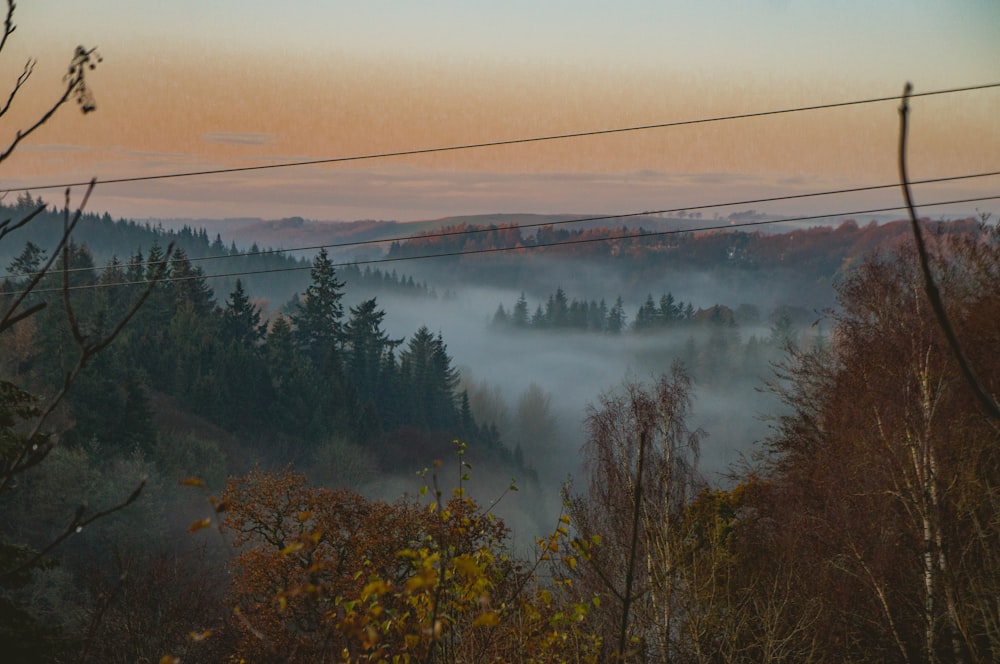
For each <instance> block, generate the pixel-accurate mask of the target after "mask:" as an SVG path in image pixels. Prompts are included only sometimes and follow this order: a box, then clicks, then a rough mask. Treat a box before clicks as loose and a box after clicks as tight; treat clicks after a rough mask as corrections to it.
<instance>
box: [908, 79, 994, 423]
mask: <svg viewBox="0 0 1000 664" xmlns="http://www.w3.org/2000/svg"><path fill="white" fill-rule="evenodd" d="M912 91H913V85H912V84H910V83H907V84H906V86H905V87H904V88H903V102H902V104H900V107H899V178H900V186H902V188H903V198H904V199H905V200H906V208H907V210H909V213H910V224H911V227H912V228H913V240H914V242H915V243H916V245H917V256H918V258H919V260H920V269H921V270H922V271H923V274H924V289H925V290H926V291H927V298H928V299H929V300H930V303H931V308H932V309H933V310H934V315H935V316H936V317H937V320H938V324H939V325H940V326H941V331H942V332H944V336H945V338H947V340H948V344H949V345H950V346H951V351H952V354H953V355H954V356H955V359H956V360H957V361H958V366H959V367H960V368H961V370H962V375H963V376H965V381H966V382H967V383H968V384H969V387H970V388H972V391H973V392H974V393H975V395H976V398H977V399H979V402H980V403H981V404H982V406H983V408H984V409H985V410H986V412H987V413H988V414H989V415H990V416H991V417H992V418H993V419H995V420H997V421H1000V406H997V402H996V401H995V400H994V399H993V397H991V396H990V395H988V394H987V393H986V390H984V389H983V387H982V384H981V383H980V382H979V379H978V378H977V377H976V374H975V372H974V371H973V370H972V366H971V365H970V364H969V361H968V359H967V358H966V357H965V353H964V352H963V351H962V346H961V344H959V341H958V337H957V336H956V335H955V330H954V329H953V328H952V326H951V321H950V320H949V319H948V314H947V312H946V311H945V308H944V302H943V301H942V300H941V294H940V293H939V292H938V289H937V285H936V284H935V283H934V277H933V275H931V268H930V261H929V260H928V258H927V248H926V247H925V246H924V238H923V235H922V234H921V231H920V224H919V222H918V221H917V211H916V208H915V207H914V205H913V198H912V196H911V195H910V180H909V177H908V176H907V172H906V134H907V116H908V115H909V110H910V106H909V99H910V93H911V92H912Z"/></svg>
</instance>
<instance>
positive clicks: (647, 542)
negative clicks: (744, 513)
mask: <svg viewBox="0 0 1000 664" xmlns="http://www.w3.org/2000/svg"><path fill="white" fill-rule="evenodd" d="M689 392H690V379H689V378H688V376H687V374H686V373H685V371H684V370H683V369H682V368H681V367H680V366H679V365H675V366H674V368H673V371H672V372H671V374H669V375H662V376H660V377H659V378H658V379H657V380H656V382H655V383H654V384H653V385H651V386H647V385H643V384H641V383H638V382H626V383H625V384H624V385H623V386H622V388H621V390H619V391H618V392H614V393H610V394H604V395H602V396H601V397H600V405H599V407H591V408H590V410H589V413H588V416H587V429H588V432H589V440H588V442H587V444H586V445H585V446H584V455H585V462H584V471H585V473H586V475H587V482H588V484H587V493H586V494H584V495H578V496H573V497H572V498H571V503H570V510H569V511H570V514H571V516H572V517H573V521H574V523H576V524H577V528H578V530H579V532H580V535H581V539H582V540H584V541H586V540H588V539H590V538H592V537H593V536H594V535H599V536H600V537H601V538H602V540H601V544H600V546H598V547H594V548H592V549H591V555H590V556H589V558H588V561H587V564H586V565H581V566H580V568H579V569H580V574H581V582H582V584H583V585H584V586H586V587H587V588H588V590H590V591H593V592H598V593H601V594H604V595H610V596H612V598H613V599H614V600H615V601H614V602H610V603H609V604H608V607H607V611H606V612H605V616H604V630H605V633H606V638H605V641H606V643H611V644H614V645H613V647H614V652H613V653H610V654H611V655H613V656H614V657H615V658H617V659H618V660H619V661H624V660H645V659H649V658H652V659H654V660H655V661H669V660H670V658H671V652H672V643H673V641H674V636H675V634H676V627H677V625H676V621H677V615H676V608H677V606H678V593H679V592H681V588H680V587H679V585H680V584H679V583H678V580H679V576H678V560H677V557H676V554H677V550H678V545H679V541H678V538H679V535H680V532H681V531H680V528H679V523H680V520H681V519H682V516H683V510H684V507H685V505H686V504H687V502H688V501H689V499H690V498H691V496H692V495H693V493H694V491H695V490H696V489H697V488H698V487H699V486H700V485H701V482H700V480H699V478H698V475H697V472H696V470H695V466H696V464H697V459H698V445H699V440H700V438H701V435H702V434H701V432H700V431H691V430H690V429H688V427H687V423H686V419H687V416H688V411H689V409H690V397H689ZM623 563H624V564H623Z"/></svg>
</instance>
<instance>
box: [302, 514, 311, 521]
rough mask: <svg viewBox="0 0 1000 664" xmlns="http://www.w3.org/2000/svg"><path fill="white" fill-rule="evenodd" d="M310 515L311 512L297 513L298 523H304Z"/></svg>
mask: <svg viewBox="0 0 1000 664" xmlns="http://www.w3.org/2000/svg"><path fill="white" fill-rule="evenodd" d="M312 515H313V513H312V512H299V521H305V520H307V519H308V518H309V517H311V516H312Z"/></svg>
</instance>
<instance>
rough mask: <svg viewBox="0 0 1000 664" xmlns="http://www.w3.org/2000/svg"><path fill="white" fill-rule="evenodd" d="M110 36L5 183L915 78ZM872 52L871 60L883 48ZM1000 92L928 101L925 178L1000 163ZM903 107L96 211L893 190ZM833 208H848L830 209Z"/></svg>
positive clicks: (42, 84)
mask: <svg viewBox="0 0 1000 664" xmlns="http://www.w3.org/2000/svg"><path fill="white" fill-rule="evenodd" d="M43 4H44V3H43ZM28 18H31V17H30V16H28V17H25V18H24V20H28ZM95 25H97V24H95ZM33 27H34V26H30V25H27V24H24V25H22V27H21V28H20V29H19V31H18V32H17V33H16V34H17V36H19V37H22V36H23V35H22V32H23V33H27V32H28V31H29V30H31V29H32V28H33ZM94 29H95V30H98V28H97V27H95V28H94ZM109 29H110V28H107V27H106V26H102V27H101V30H109ZM970 30H971V29H970ZM99 32H100V31H99ZM114 34H115V33H113V32H110V33H109V35H110V37H109V38H111V39H112V41H110V42H107V41H105V42H104V43H103V44H102V45H101V51H102V53H103V55H104V57H105V61H104V62H103V63H102V64H101V65H100V67H99V68H98V69H97V71H95V72H93V76H92V81H93V83H92V87H93V89H94V92H95V95H96V97H97V102H98V111H97V112H96V113H93V114H90V115H88V116H86V117H84V116H81V115H80V114H79V113H77V112H76V111H75V110H73V109H66V110H65V111H64V112H61V113H60V114H59V115H58V116H57V118H56V119H55V120H53V121H52V122H51V123H50V124H49V125H48V126H46V127H45V128H44V129H43V130H42V131H41V132H39V134H38V135H37V136H36V137H33V138H32V139H31V140H30V141H28V142H26V143H25V144H24V147H23V148H22V149H20V150H19V151H18V153H17V154H16V155H15V157H14V158H12V159H11V160H9V161H8V162H6V163H5V164H3V166H2V168H0V178H2V180H3V181H4V182H5V183H6V186H18V187H20V186H32V185H35V186H37V185H39V184H42V183H51V182H63V181H67V180H70V181H72V180H78V179H88V178H89V177H90V176H93V175H96V176H97V177H98V178H102V177H104V178H114V177H122V176H133V175H146V174H155V173H164V172H173V171H183V170H197V169H202V168H214V167H224V166H240V165H253V164H261V163H274V162H277V161H291V160H300V159H317V158H325V157H340V156H351V155H359V154H371V153H377V152H383V151H396V150H407V149H415V148H424V147H435V146H441V145H454V144H462V143H476V142H481V141H491V140H504V139H510V138H518V137H525V136H537V135H549V134H558V133H564V132H577V131H588V130H594V129H605V128H610V127H621V126H629V125H638V124H647V123H660V122H670V121H676V120H688V119H696V118H702V117H710V116H719V115H726V114H731V113H742V112H753V111H761V110H768V109H775V108H784V107H793V106H799V105H808V104H815V103H823V102H836V101H844V100H850V99H860V98H866V97H871V96H883V95H891V94H896V93H898V92H899V89H900V88H901V86H902V83H903V80H904V79H903V78H901V77H896V76H890V75H889V73H890V72H889V71H886V72H881V73H880V74H879V72H877V71H875V70H877V66H876V65H877V60H876V59H873V60H872V62H873V66H872V69H873V71H872V72H869V71H865V70H864V67H863V65H858V64H856V62H857V61H858V54H857V53H856V52H852V53H850V54H844V55H843V56H840V55H838V54H835V53H834V54H826V55H825V56H824V57H817V56H816V55H815V54H811V55H809V56H808V57H803V58H802V60H803V61H809V62H811V63H812V64H809V62H801V63H798V64H797V66H789V67H788V68H786V69H782V70H780V71H777V70H773V71H766V72H764V71H761V70H760V69H759V68H754V66H753V65H754V63H753V62H752V61H747V62H746V63H745V64H744V63H741V61H740V60H739V59H735V60H734V59H733V58H732V56H730V58H729V60H728V62H730V63H731V67H729V68H728V69H727V68H726V67H722V66H720V65H719V64H718V61H717V60H715V59H713V57H712V56H710V53H711V51H712V49H719V48H721V47H720V46H719V45H717V44H713V43H712V42H711V41H705V42H704V43H705V46H704V51H705V52H704V54H701V52H699V54H700V59H699V56H695V57H692V58H691V60H690V62H684V63H679V62H677V61H676V59H668V60H667V61H666V62H667V64H666V65H665V66H657V63H655V62H646V63H645V64H643V63H644V62H645V61H643V60H641V59H639V60H636V59H632V60H627V61H626V60H624V59H621V58H617V56H616V50H615V48H614V47H613V45H609V47H608V48H607V50H606V54H607V55H606V57H604V58H601V57H594V56H593V54H591V53H587V54H585V55H581V56H580V58H579V62H573V61H570V59H568V58H553V59H552V60H551V61H540V60H539V59H537V58H532V57H530V54H529V55H526V56H524V57H505V58H501V57H491V56H490V54H489V53H481V52H475V53H468V52H462V51H445V52H435V51H434V50H428V51H426V52H424V51H420V50H414V47H411V48H410V49H409V50H393V49H388V48H382V49H370V50H368V51H364V50H359V51H358V52H345V50H343V48H342V47H338V48H336V49H333V50H330V51H327V52H324V51H323V50H322V49H317V48H316V47H314V46H308V45H306V44H300V45H294V44H288V43H285V42H280V43H281V44H282V45H281V46H276V45H275V44H271V45H270V46H266V47H265V48H262V50H261V51H259V52H254V51H253V50H251V49H250V48H249V47H248V46H247V45H246V44H243V43H236V42H233V41H225V40H214V41H213V40H198V39H195V38H193V37H191V36H189V37H188V38H187V39H186V40H182V41H179V42H176V43H175V42H170V41H168V40H166V39H164V38H162V37H161V38H159V40H157V38H155V37H152V38H150V39H151V41H147V42H146V43H145V45H146V48H140V46H139V43H138V42H137V40H136V38H135V35H131V36H129V37H128V38H124V37H122V38H120V39H117V40H115V38H114ZM970 34H971V33H970ZM101 36H104V35H103V34H102V35H101ZM987 36H989V35H987ZM50 39H54V37H50ZM40 43H42V42H26V41H25V42H21V43H19V44H17V45H16V47H14V46H13V45H12V47H11V48H9V49H8V55H9V56H10V57H9V58H8V59H7V60H4V61H3V63H2V64H3V65H4V69H3V71H4V72H7V74H6V77H5V80H6V79H9V78H10V76H11V72H15V71H16V68H17V67H18V66H19V65H20V63H21V62H22V57H23V56H24V54H25V53H32V52H33V49H34V48H35V47H36V46H37V45H38V44H40ZM849 43H850V40H849V39H845V44H849ZM46 48H47V47H42V50H45V49H46ZM662 48H664V49H665V48H667V46H666V42H665V44H664V46H663V47H662ZM726 48H729V49H731V48H732V44H728V45H727V46H726ZM760 48H761V49H764V47H763V46H760ZM872 48H873V57H874V55H877V53H878V52H879V49H878V48H876V46H875V45H874V44H873V46H872ZM51 50H55V47H51ZM772 50H774V49H772ZM655 52H656V51H655V50H653V51H650V53H655ZM36 55H38V56H39V57H42V56H43V55H44V60H42V62H41V64H40V65H39V68H38V71H37V72H36V75H35V77H34V80H32V82H31V89H30V91H28V92H26V93H25V94H24V95H23V100H19V101H23V103H20V104H18V105H17V106H16V107H15V109H14V111H13V112H12V113H11V114H10V117H8V118H5V123H4V124H3V129H4V130H5V131H7V132H8V133H9V131H10V129H11V128H12V127H16V126H23V124H24V123H25V122H26V121H27V120H28V118H30V117H32V114H33V113H37V112H38V108H39V103H40V101H39V100H40V99H42V98H44V97H45V96H46V95H50V96H51V95H52V94H54V93H55V91H56V90H57V88H58V80H59V75H60V72H59V70H58V68H59V67H60V66H62V61H61V60H60V59H59V58H58V57H57V56H55V55H52V54H50V53H48V52H46V53H44V54H42V53H38V54H36ZM779 56H780V53H771V54H769V55H768V57H771V58H779V60H780V57H779ZM623 57H624V56H623ZM755 57H757V56H755ZM838 57H843V58H845V60H847V61H849V62H850V63H854V64H852V65H851V67H853V68H845V69H844V71H843V72H839V73H838V72H836V68H835V67H831V64H830V63H831V62H835V61H836V60H837V58H838ZM967 57H971V56H967ZM997 60H998V61H1000V58H997ZM862 62H863V59H862ZM977 63H978V66H977V67H974V68H970V69H969V70H968V71H969V72H971V73H974V74H977V75H978V76H979V78H976V79H970V78H969V77H968V76H967V75H965V74H966V72H965V71H963V72H961V73H962V74H963V75H962V76H958V75H957V73H955V72H950V73H949V72H941V71H937V70H934V69H932V68H931V66H930V65H927V64H924V62H923V60H921V61H919V62H917V63H916V64H919V65H920V66H919V67H915V69H921V68H923V69H924V70H925V74H926V75H925V77H924V80H925V81H927V82H928V83H929V84H930V85H927V84H924V85H921V80H920V79H919V78H916V77H914V78H915V83H916V84H917V86H918V91H919V90H921V89H923V90H927V89H932V88H934V87H948V86H952V85H954V86H957V85H964V84H970V83H983V82H992V81H990V80H988V79H983V78H982V77H983V76H985V75H988V74H989V73H990V71H991V69H992V70H993V71H995V73H996V75H995V76H994V78H995V79H997V80H1000V67H996V66H993V67H992V68H991V66H990V65H989V63H985V64H984V63H981V62H979V61H978V59H977ZM792 64H796V62H795V61H794V60H791V61H790V65H792ZM831 69H833V71H834V73H832V74H831V73H830V72H831ZM914 73H920V71H917V72H914ZM819 74H823V75H819ZM876 74H879V75H876ZM889 80H892V85H889V84H888V81H889ZM997 102H1000V90H997V89H994V90H989V91H982V92H969V93H963V94H956V95H949V96H946V97H930V98H923V99H917V100H915V101H914V105H913V131H912V152H911V168H912V172H913V176H914V177H916V178H920V177H936V176H947V175H955V174H963V173H971V172H977V171H987V170H998V169H1000V157H998V156H997V155H998V154H1000V122H998V121H997V119H996V117H997V116H996V112H995V109H996V108H997V105H998V104H997ZM896 106H897V104H896V103H894V102H888V103H880V104H873V105H867V106H862V107H856V108H848V109H838V110H826V111H815V112H809V113H801V114H795V115H783V116H776V117H771V118H758V119H750V120H740V121H734V122H726V123H716V124H710V125H699V126H694V127H681V128H674V129H662V130H650V131H642V132H635V133H631V134H619V135H613V136H603V137H591V138H581V139H570V140H564V141H554V142H551V143H544V144H531V145H521V146H509V147H502V148H488V149H482V150H475V151H462V152H452V153H444V154H438V155H422V156H414V157H406V158H396V159H391V160H379V161H360V162H353V163H349V164H341V165H336V166H329V167H309V168H294V169H286V170H275V171H268V172H265V173H259V174H254V175H241V176H212V177H209V178H202V179H198V180H194V179H190V180H175V181H163V182H157V183H144V184H142V185H128V186H125V185H108V186H105V187H99V188H98V191H97V195H96V196H95V199H94V205H95V206H97V207H98V208H101V209H105V208H106V209H110V210H111V211H112V212H113V213H114V214H121V215H129V216H136V217H157V216H160V217H163V216H206V217H207V216H237V215H251V216H265V217H271V216H293V215H300V216H305V217H310V218H324V219H350V218H363V217H376V218H398V219H419V218H426V217H428V216H440V215H443V214H456V213H477V212H482V213H488V212H498V211H525V212H557V211H558V212H581V213H590V212H609V213H612V212H625V211H637V210H641V209H656V208H665V207H672V206H676V205H694V204H697V203H708V202H713V201H725V200H732V199H733V198H734V196H735V197H736V198H740V197H745V196H744V195H750V196H753V195H754V192H758V191H759V192H762V193H761V194H760V195H773V194H775V193H781V192H782V191H787V192H788V193H796V192H800V191H815V190H822V189H826V188H835V187H839V186H851V185H858V184H872V183H883V182H892V181H893V180H894V179H895V177H896V154H895V145H896V132H897V128H898V118H897V113H896ZM997 184H998V179H996V178H994V179H993V180H987V181H983V182H979V183H977V184H976V186H975V187H970V186H969V185H962V186H960V187H951V188H950V190H954V191H956V192H957V191H959V190H961V191H966V190H969V191H971V190H973V189H974V190H975V191H987V192H989V191H1000V190H998V188H997ZM783 188H784V189H783ZM950 190H949V191H950ZM940 194H941V195H943V194H944V190H943V189H941V191H940ZM44 195H45V196H46V197H47V198H50V199H51V198H53V195H52V194H51V193H49V194H44ZM928 195H929V196H930V197H931V198H933V197H934V196H937V195H939V192H937V191H935V192H933V193H931V192H928ZM893 200H895V199H893ZM859 202H860V201H859ZM845 205H846V206H847V207H846V208H845V207H844V206H845ZM483 206H485V207H483ZM824 209H828V210H837V209H851V205H850V204H849V203H848V202H847V201H836V202H831V203H830V207H827V208H824Z"/></svg>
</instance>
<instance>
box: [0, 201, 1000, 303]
mask: <svg viewBox="0 0 1000 664" xmlns="http://www.w3.org/2000/svg"><path fill="white" fill-rule="evenodd" d="M997 199H1000V194H998V195H996V196H980V197H977V198H961V199H955V200H950V201H938V202H935V203H923V204H921V206H920V207H921V208H925V207H940V206H943V205H958V204H961V203H979V202H982V201H992V200H997ZM905 209H906V208H905V207H903V206H896V207H885V208H875V209H871V210H854V211H851V212H836V213H832V214H817V215H810V216H805V217H793V218H790V219H772V220H765V221H746V222H739V223H729V224H725V225H717V226H702V227H698V228H685V229H674V230H668V231H658V232H655V233H648V232H645V233H632V234H623V235H618V236H608V237H597V238H577V239H574V240H557V241H553V242H545V243H541V244H530V245H518V246H513V247H489V248H483V249H469V250H459V251H448V252H442V253H436V254H421V255H418V256H400V257H396V258H372V259H365V260H355V261H349V262H345V263H334V264H333V267H334V268H345V267H350V266H355V265H376V264H380V263H401V262H406V261H413V260H424V259H430V258H450V257H455V256H472V255H478V254H494V253H503V252H507V251H526V250H531V249H542V248H546V247H561V246H566V245H574V244H590V243H593V242H614V241H616V240H634V239H646V238H655V237H666V236H669V235H678V234H681V233H701V232H707V231H717V230H730V229H734V228H748V227H756V226H766V225H769V224H779V223H796V222H802V221H815V220H819V219H830V218H832V217H853V216H860V215H865V214H878V213H882V212H898V211H900V210H905ZM312 267H313V266H312V265H311V264H310V265H300V266H295V267H282V268H269V269H266V270H248V271H243V272H228V273H225V274H211V275H206V274H198V275H190V276H185V277H169V278H165V279H160V280H159V282H158V283H177V282H183V281H193V280H195V279H222V278H228V277H243V276H248V275H256V274H276V273H280V272H301V271H303V270H311V269H312ZM150 281H151V280H148V279H138V280H135V281H120V282H113V283H103V284H102V283H96V284H81V285H78V286H70V287H69V288H68V290H70V291H78V290H94V289H99V288H116V287H123V286H142V285H148V284H149V283H150ZM32 292H33V293H34V294H43V293H61V292H63V289H62V288H45V289H38V290H34V291H32ZM20 294H21V292H19V291H14V292H10V293H4V295H20Z"/></svg>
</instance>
